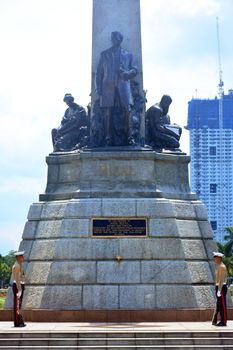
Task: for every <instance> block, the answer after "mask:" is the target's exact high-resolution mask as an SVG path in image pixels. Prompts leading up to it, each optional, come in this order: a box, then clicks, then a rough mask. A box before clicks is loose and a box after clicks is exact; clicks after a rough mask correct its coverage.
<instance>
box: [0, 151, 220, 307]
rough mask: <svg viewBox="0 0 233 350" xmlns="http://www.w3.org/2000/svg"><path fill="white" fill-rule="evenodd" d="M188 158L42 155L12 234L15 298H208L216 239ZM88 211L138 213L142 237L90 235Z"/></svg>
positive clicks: (100, 302)
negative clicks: (43, 167) (20, 264)
mask: <svg viewBox="0 0 233 350" xmlns="http://www.w3.org/2000/svg"><path fill="white" fill-rule="evenodd" d="M189 160H190V159H189V157H188V156H186V155H184V154H180V155H179V154H178V155H176V154H162V153H161V154H160V153H156V152H153V151H136V152H92V151H86V152H85V151H84V152H80V153H79V152H73V153H72V152H69V153H67V154H66V153H61V154H51V155H50V156H48V157H47V163H48V182H47V187H46V191H45V193H43V194H41V195H40V200H39V202H37V203H34V204H32V205H31V207H30V209H29V213H28V221H27V222H26V225H25V229H24V232H23V240H22V242H21V244H20V250H22V249H23V250H25V251H26V275H27V278H28V281H27V288H26V293H25V298H24V304H23V308H24V309H25V310H31V309H44V310H159V309H170V310H177V309H196V310H198V309H202V308H207V309H208V308H209V309H211V308H213V306H214V304H215V300H214V293H213V270H214V266H213V264H212V251H213V250H215V249H216V245H215V243H214V241H213V239H212V230H211V226H210V224H209V222H208V220H207V212H206V209H205V207H204V205H203V203H202V202H200V201H199V200H197V199H196V196H195V194H193V193H191V192H190V189H189V181H188V163H189ZM94 218H121V219H122V218H144V219H145V220H146V222H147V237H139V238H135V237H111V238H106V237H103V238H99V237H98V238H93V237H92V225H93V219H94ZM116 256H120V257H121V260H120V262H118V261H116V259H115V258H116ZM11 306H12V298H11V294H10V293H9V296H8V299H7V302H6V305H5V307H6V308H9V307H11Z"/></svg>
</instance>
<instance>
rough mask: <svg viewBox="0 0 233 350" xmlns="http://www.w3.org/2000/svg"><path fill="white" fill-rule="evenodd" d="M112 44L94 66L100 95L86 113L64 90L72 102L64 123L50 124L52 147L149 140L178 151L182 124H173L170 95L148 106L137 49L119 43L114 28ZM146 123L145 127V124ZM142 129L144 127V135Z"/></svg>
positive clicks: (59, 149)
mask: <svg viewBox="0 0 233 350" xmlns="http://www.w3.org/2000/svg"><path fill="white" fill-rule="evenodd" d="M111 41H112V46H111V47H110V48H109V49H107V50H105V51H103V52H101V54H100V59H99V63H98V66H97V71H96V80H95V85H96V92H95V95H96V97H95V98H93V99H92V104H93V105H89V106H88V113H86V111H85V109H84V108H83V107H81V106H80V105H78V104H76V103H75V102H74V97H73V96H72V95H71V94H65V96H64V99H63V100H64V102H65V103H66V104H67V105H68V108H67V110H66V111H65V114H64V116H63V118H62V121H61V125H60V126H59V127H58V128H55V129H53V130H52V141H53V149H54V152H64V151H74V150H78V149H83V148H85V147H89V148H98V147H112V146H113V147H114V146H118V147H122V146H143V147H144V146H146V147H147V148H149V149H155V150H157V151H160V152H161V151H162V150H163V149H167V150H172V151H179V147H180V144H179V139H180V136H181V133H182V129H181V128H180V127H179V126H178V125H176V124H171V122H170V117H169V115H168V110H169V106H170V104H171V102H172V99H171V97H170V96H168V95H164V96H163V97H162V99H161V101H160V102H159V103H157V104H155V105H153V106H152V107H150V108H149V109H148V111H147V112H146V116H145V119H144V118H142V116H143V114H144V113H145V104H146V97H145V93H144V92H142V91H140V87H139V83H138V81H137V80H136V78H137V75H138V69H137V67H136V65H135V64H134V60H133V55H132V54H131V53H129V52H128V51H126V50H125V49H123V48H122V47H121V43H122V41H123V35H122V34H121V33H120V32H112V33H111ZM143 122H144V123H145V126H144V127H143V128H141V124H142V123H143ZM141 129H145V135H142V133H141Z"/></svg>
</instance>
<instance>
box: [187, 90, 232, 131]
mask: <svg viewBox="0 0 233 350" xmlns="http://www.w3.org/2000/svg"><path fill="white" fill-rule="evenodd" d="M218 115H219V99H218V98H217V97H216V98H215V99H213V100H210V99H192V100H191V101H190V102H189V104H188V125H187V128H188V129H202V128H208V129H218V128H219V118H218ZM223 129H233V92H232V90H230V92H229V94H228V95H224V96H223Z"/></svg>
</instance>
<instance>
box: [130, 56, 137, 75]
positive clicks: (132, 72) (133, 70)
mask: <svg viewBox="0 0 233 350" xmlns="http://www.w3.org/2000/svg"><path fill="white" fill-rule="evenodd" d="M137 74H138V68H137V66H136V65H135V63H134V60H133V55H132V54H130V71H129V75H130V78H129V79H133V78H134V77H136V75H137Z"/></svg>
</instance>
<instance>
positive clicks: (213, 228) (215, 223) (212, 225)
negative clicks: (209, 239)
mask: <svg viewBox="0 0 233 350" xmlns="http://www.w3.org/2000/svg"><path fill="white" fill-rule="evenodd" d="M210 225H211V227H212V230H213V231H216V230H217V221H216V220H214V221H210Z"/></svg>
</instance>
